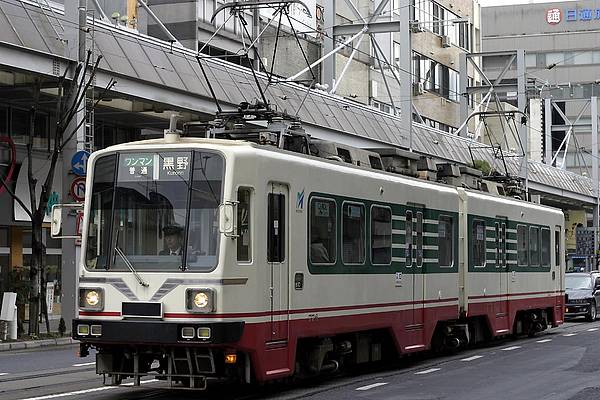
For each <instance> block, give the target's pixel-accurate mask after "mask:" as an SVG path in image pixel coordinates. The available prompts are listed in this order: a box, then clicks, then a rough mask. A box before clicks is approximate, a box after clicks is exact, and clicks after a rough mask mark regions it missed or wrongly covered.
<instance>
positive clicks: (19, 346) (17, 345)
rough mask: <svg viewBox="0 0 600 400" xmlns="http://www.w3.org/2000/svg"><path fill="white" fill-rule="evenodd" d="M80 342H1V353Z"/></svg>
mask: <svg viewBox="0 0 600 400" xmlns="http://www.w3.org/2000/svg"><path fill="white" fill-rule="evenodd" d="M77 343H79V341H77V340H75V339H73V338H70V337H64V338H57V339H44V340H32V341H29V342H8V343H2V342H0V352H2V351H10V350H24V349H35V348H42V347H44V348H45V347H55V346H66V345H70V344H77Z"/></svg>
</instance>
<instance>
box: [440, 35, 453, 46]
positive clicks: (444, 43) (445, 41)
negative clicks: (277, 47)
mask: <svg viewBox="0 0 600 400" xmlns="http://www.w3.org/2000/svg"><path fill="white" fill-rule="evenodd" d="M450 46H452V43H451V42H450V36H442V47H444V48H448V47H450Z"/></svg>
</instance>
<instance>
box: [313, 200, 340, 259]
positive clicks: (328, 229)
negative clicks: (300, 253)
mask: <svg viewBox="0 0 600 400" xmlns="http://www.w3.org/2000/svg"><path fill="white" fill-rule="evenodd" d="M336 210H337V208H336V204H335V201H333V200H329V199H321V198H313V199H311V200H310V255H309V257H310V262H311V263H313V264H333V263H335V260H336V226H337V225H336Z"/></svg>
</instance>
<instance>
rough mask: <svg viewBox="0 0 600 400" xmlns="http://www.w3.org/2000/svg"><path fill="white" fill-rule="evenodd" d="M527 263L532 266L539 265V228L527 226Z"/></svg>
mask: <svg viewBox="0 0 600 400" xmlns="http://www.w3.org/2000/svg"><path fill="white" fill-rule="evenodd" d="M529 263H530V264H531V266H532V267H539V266H540V228H538V227H533V226H532V227H531V228H529Z"/></svg>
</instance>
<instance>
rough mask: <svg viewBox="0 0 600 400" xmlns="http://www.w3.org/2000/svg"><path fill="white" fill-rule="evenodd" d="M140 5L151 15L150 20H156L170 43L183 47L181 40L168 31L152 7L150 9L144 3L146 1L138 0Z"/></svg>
mask: <svg viewBox="0 0 600 400" xmlns="http://www.w3.org/2000/svg"><path fill="white" fill-rule="evenodd" d="M137 2H138V4H139V5H140V6H142V8H143V9H144V10H146V12H147V13H148V15H150V18H152V19H153V20H154V22H156V23H157V24H158V26H160V29H161V30H162V31H163V33H164V34H165V35H167V37H168V38H169V41H170V42H171V43H177V44H178V45H179V46H181V47H183V46H182V45H181V43H179V40H177V38H176V37H175V36H173V34H172V33H171V31H170V30H168V29H167V27H166V26H165V24H163V23H162V21H161V20H160V18H158V17H157V16H156V14H154V11H152V10H151V9H150V7H148V5H147V4H146V3H145V2H144V0H137Z"/></svg>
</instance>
